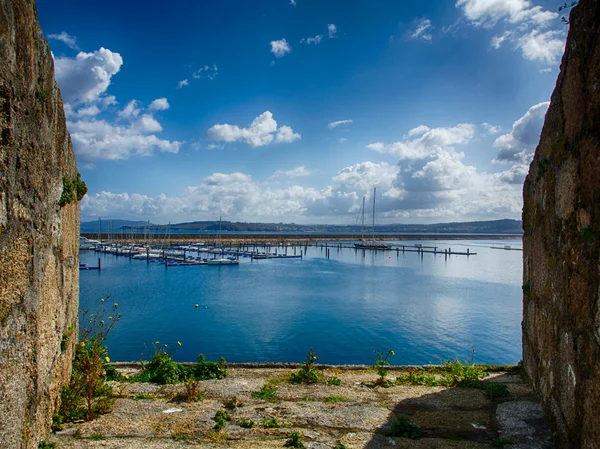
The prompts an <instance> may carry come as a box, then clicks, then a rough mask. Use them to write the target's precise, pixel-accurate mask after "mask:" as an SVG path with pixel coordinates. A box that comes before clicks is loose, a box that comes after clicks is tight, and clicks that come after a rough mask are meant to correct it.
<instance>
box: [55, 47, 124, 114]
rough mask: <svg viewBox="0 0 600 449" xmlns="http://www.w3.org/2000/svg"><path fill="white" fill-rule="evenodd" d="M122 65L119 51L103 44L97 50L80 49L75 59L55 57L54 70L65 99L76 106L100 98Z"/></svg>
mask: <svg viewBox="0 0 600 449" xmlns="http://www.w3.org/2000/svg"><path fill="white" fill-rule="evenodd" d="M122 65H123V58H122V57H121V55H120V54H119V53H114V52H112V51H110V50H109V49H107V48H103V47H101V48H100V50H97V51H95V52H93V53H85V52H80V53H78V54H77V56H76V57H75V58H67V57H59V58H55V59H54V73H55V75H56V81H57V82H58V84H59V86H60V90H61V93H62V97H63V100H64V101H65V102H66V103H69V104H72V105H74V104H78V103H86V102H93V101H96V100H98V99H99V98H100V96H101V95H102V94H104V93H105V92H106V89H108V86H109V85H110V81H111V78H112V76H113V75H115V74H117V73H118V72H119V70H120V69H121V66H122Z"/></svg>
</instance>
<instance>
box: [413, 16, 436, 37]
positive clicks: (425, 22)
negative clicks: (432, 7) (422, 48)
mask: <svg viewBox="0 0 600 449" xmlns="http://www.w3.org/2000/svg"><path fill="white" fill-rule="evenodd" d="M431 27H432V25H431V20H429V19H427V18H425V19H422V20H421V21H420V22H419V23H418V24H417V28H416V29H415V31H414V32H413V33H412V34H411V35H410V38H411V39H423V40H426V41H430V40H431V38H432V36H431V33H427V30H429V29H430V28H431Z"/></svg>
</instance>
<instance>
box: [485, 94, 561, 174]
mask: <svg viewBox="0 0 600 449" xmlns="http://www.w3.org/2000/svg"><path fill="white" fill-rule="evenodd" d="M549 105H550V103H549V102H547V101H546V102H543V103H539V104H536V105H534V106H532V107H531V108H530V109H529V110H528V111H527V113H525V115H524V116H523V117H521V118H520V119H518V120H517V121H515V122H514V123H513V126H512V129H511V131H510V133H507V134H503V135H501V136H500V137H498V138H497V139H496V141H495V142H494V147H496V148H498V149H499V152H498V155H497V156H496V159H495V161H496V162H510V163H526V162H527V161H528V159H530V157H531V156H532V155H533V151H534V150H535V147H536V146H537V144H538V142H539V140H540V133H541V131H542V126H543V125H544V118H545V117H546V111H547V110H548V106H549Z"/></svg>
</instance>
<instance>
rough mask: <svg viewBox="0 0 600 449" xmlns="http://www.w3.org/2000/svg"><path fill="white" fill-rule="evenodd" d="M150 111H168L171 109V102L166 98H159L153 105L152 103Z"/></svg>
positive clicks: (149, 107)
mask: <svg viewBox="0 0 600 449" xmlns="http://www.w3.org/2000/svg"><path fill="white" fill-rule="evenodd" d="M148 109H150V110H151V111H166V110H167V109H169V102H168V101H167V99H166V98H164V97H163V98H157V99H156V100H154V101H153V102H152V103H150V106H148Z"/></svg>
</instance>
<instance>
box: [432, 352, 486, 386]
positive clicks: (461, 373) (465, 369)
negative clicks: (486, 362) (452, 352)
mask: <svg viewBox="0 0 600 449" xmlns="http://www.w3.org/2000/svg"><path fill="white" fill-rule="evenodd" d="M474 359H475V350H473V352H472V353H471V359H470V360H468V361H465V362H461V361H460V360H458V359H456V360H455V361H454V362H450V361H444V360H442V365H443V367H444V368H445V369H446V373H444V384H445V385H446V386H449V387H464V388H480V382H481V379H483V378H484V377H485V376H486V372H485V369H484V367H482V366H479V365H475V364H474V363H473V360H474Z"/></svg>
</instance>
